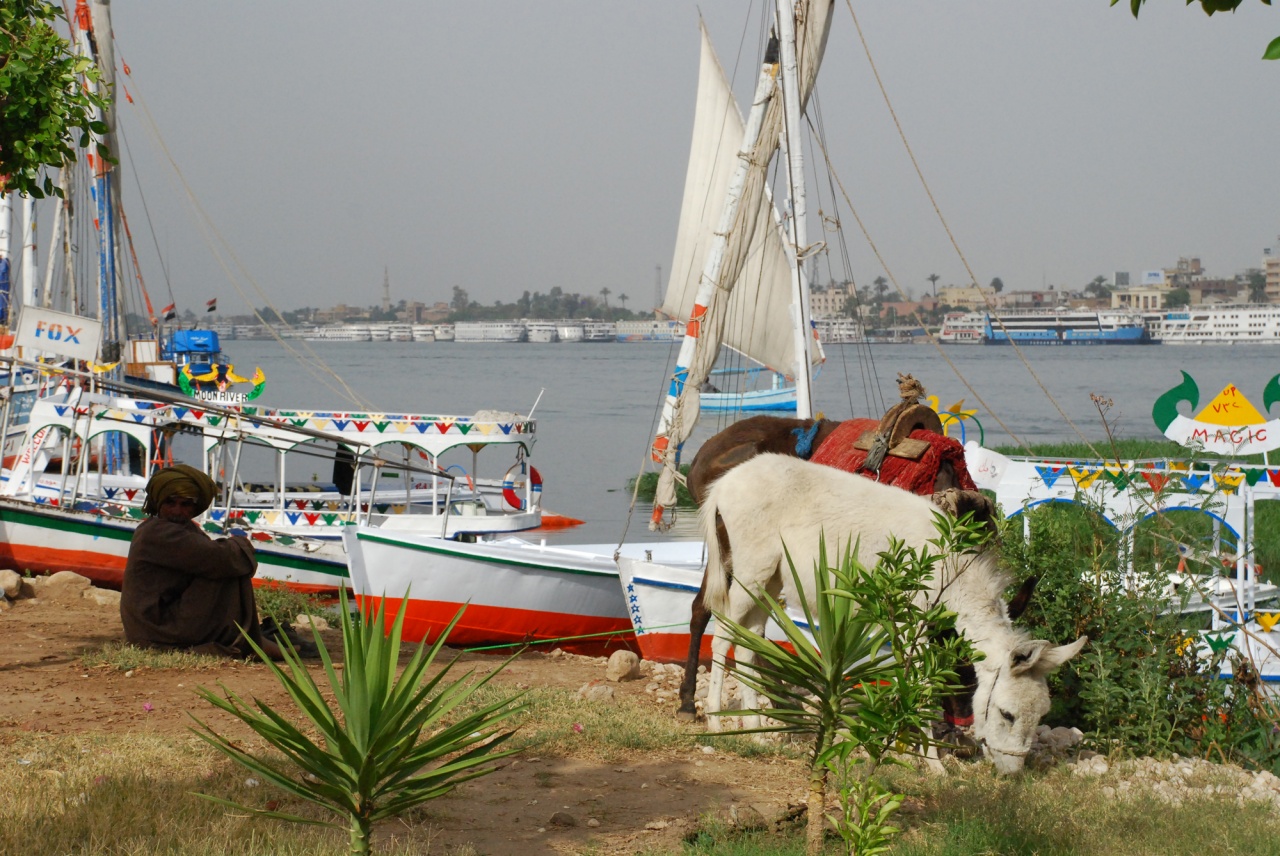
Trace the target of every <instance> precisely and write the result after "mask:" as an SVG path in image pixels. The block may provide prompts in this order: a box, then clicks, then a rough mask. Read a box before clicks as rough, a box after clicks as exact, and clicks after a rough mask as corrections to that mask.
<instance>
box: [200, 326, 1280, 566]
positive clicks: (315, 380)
mask: <svg viewBox="0 0 1280 856" xmlns="http://www.w3.org/2000/svg"><path fill="white" fill-rule="evenodd" d="M223 344H224V347H225V348H226V350H227V352H228V353H229V354H230V355H231V356H232V358H233V359H234V362H235V365H236V371H237V373H238V374H241V375H243V376H245V377H248V376H250V375H251V374H252V372H253V368H254V367H255V366H260V367H261V368H262V369H263V370H264V372H265V373H266V376H267V385H266V388H265V391H264V392H263V395H262V397H261V398H259V399H258V401H257V402H256V403H258V404H262V405H265V406H270V407H282V408H299V409H307V410H355V409H361V408H363V407H366V406H367V407H368V408H370V409H372V410H373V411H374V412H389V411H408V412H414V413H426V414H442V415H470V414H472V413H475V412H476V411H478V410H509V411H516V412H519V413H528V412H529V409H530V408H531V407H533V406H534V403H535V402H537V408H536V410H535V411H534V416H535V417H536V419H537V422H538V433H537V437H538V440H537V445H536V448H535V449H534V453H533V456H532V461H533V463H534V464H535V465H536V466H537V467H538V470H539V471H540V472H541V473H542V476H543V478H544V481H545V484H544V493H543V497H544V499H543V507H544V508H546V509H548V510H551V511H554V512H557V513H559V514H566V515H569V516H572V517H577V518H579V519H582V520H585V521H586V523H585V524H584V525H583V526H580V527H575V528H574V529H571V530H568V531H567V532H566V533H564V534H560V535H553V536H550V538H551V540H559V541H572V542H580V543H606V542H612V543H616V542H618V541H620V540H622V538H623V537H624V534H625V537H626V538H627V539H628V540H632V541H635V540H645V539H648V538H652V537H654V536H651V535H650V534H649V533H648V531H647V521H648V517H649V509H648V507H641V508H638V509H637V510H636V512H635V514H634V515H631V516H630V518H629V515H628V507H629V504H630V493H629V492H628V491H627V488H626V484H627V480H628V479H629V478H631V477H633V476H634V475H636V473H637V472H639V471H640V469H641V467H642V466H643V465H644V461H645V458H646V451H647V449H648V446H649V442H650V440H651V438H652V433H653V429H654V426H655V422H656V418H657V416H656V414H657V411H658V407H659V405H660V401H661V396H662V395H663V394H664V392H665V390H666V386H667V380H668V378H669V372H670V370H671V366H672V365H673V364H674V357H675V349H674V348H673V347H671V346H668V345H665V344H656V343H645V344H640V343H634V344H613V343H607V344H594V343H593V344H583V343H576V344H567V343H565V344H494V345H483V344H458V343H452V342H450V343H445V342H438V343H429V344H427V343H421V344H420V343H409V342H405V343H396V342H319V343H302V342H291V343H289V344H290V348H291V349H294V350H298V349H302V350H303V352H304V355H303V356H302V357H299V356H296V355H294V354H291V353H289V352H287V351H286V348H285V347H284V346H283V345H281V344H280V343H277V342H260V341H244V340H241V341H226V342H224V343H223ZM308 348H309V349H310V353H307V352H306V349H308ZM826 350H827V362H826V364H825V365H824V366H823V368H822V370H821V372H820V373H819V375H818V377H817V379H816V380H815V382H814V399H815V409H816V410H819V411H822V412H824V413H825V415H826V416H827V417H829V418H836V419H843V418H849V417H853V416H860V417H865V416H879V415H880V414H881V413H882V412H883V409H884V406H885V405H888V404H893V403H895V402H896V401H897V385H896V383H895V381H896V377H897V374H898V373H899V372H902V373H910V374H912V375H914V376H915V377H916V378H917V379H918V380H920V381H921V382H922V383H923V384H924V386H925V388H926V389H927V390H928V391H929V393H931V394H934V395H937V396H938V398H939V400H940V402H941V404H942V406H943V407H947V406H949V405H951V404H953V403H955V402H957V401H959V400H961V399H963V400H964V402H965V404H964V406H965V408H966V409H968V408H972V407H977V408H978V410H979V412H978V414H977V420H978V421H979V423H980V424H981V430H982V433H983V435H984V439H985V443H986V445H989V446H999V445H1008V444H1013V443H1014V442H1015V438H1016V439H1017V440H1020V441H1022V442H1026V443H1038V442H1046V441H1059V440H1077V439H1080V435H1083V436H1084V437H1086V438H1088V439H1090V440H1093V441H1097V440H1101V439H1103V438H1104V437H1105V436H1106V434H1107V431H1108V428H1107V427H1106V426H1104V422H1103V416H1102V415H1101V414H1100V413H1099V409H1098V406H1097V405H1095V403H1094V400H1093V398H1092V397H1093V396H1100V397H1102V398H1104V399H1109V400H1110V402H1111V404H1110V405H1109V406H1106V407H1105V408H1104V409H1105V414H1106V415H1105V419H1106V423H1107V424H1108V425H1109V426H1110V429H1109V430H1110V431H1111V432H1112V433H1113V434H1114V435H1116V436H1119V437H1126V438H1127V437H1153V438H1154V437H1158V436H1159V431H1158V429H1157V428H1156V427H1155V424H1154V423H1153V422H1152V419H1151V408H1152V405H1153V403H1154V402H1155V399H1156V397H1157V396H1159V395H1160V394H1162V393H1163V392H1165V391H1166V390H1168V389H1170V388H1172V387H1174V386H1176V385H1177V384H1178V383H1179V382H1180V381H1181V379H1182V375H1181V373H1180V371H1186V372H1187V373H1188V374H1190V375H1191V376H1192V378H1194V379H1195V381H1196V383H1197V385H1198V386H1199V389H1200V402H1199V406H1200V407H1203V406H1205V405H1206V404H1207V403H1208V402H1209V401H1210V400H1211V399H1212V398H1213V397H1214V396H1215V395H1217V393H1218V392H1219V391H1220V390H1221V389H1222V388H1223V387H1225V386H1226V385H1228V384H1235V385H1236V387H1237V388H1238V389H1239V390H1240V391H1241V392H1242V393H1243V394H1244V395H1245V397H1247V398H1248V399H1249V400H1250V401H1251V402H1252V403H1253V404H1254V406H1255V407H1257V408H1258V409H1259V410H1261V409H1262V391H1263V388H1264V386H1265V384H1266V382H1267V381H1268V380H1269V379H1270V378H1272V377H1273V376H1275V375H1276V374H1277V373H1280V345H1276V346H1268V345H1250V346H1234V347H1233V346H1196V347H1176V346H1128V347H1120V346H1098V347H1058V348H1025V349H1022V356H1019V354H1018V353H1017V352H1016V351H1015V350H1014V349H1012V348H999V347H980V346H952V347H948V348H946V349H945V351H944V352H943V354H942V355H940V354H939V352H938V351H937V350H936V349H935V348H933V347H932V346H929V345H881V346H874V347H873V348H872V349H871V350H870V351H868V349H867V348H866V347H865V346H853V345H843V346H842V345H832V346H827V349H826ZM1022 357H1025V359H1026V363H1024V362H1023V359H1022ZM948 361H949V362H950V363H951V365H948ZM325 366H327V370H326V368H325ZM335 377H336V378H341V380H342V381H343V382H345V384H346V386H347V387H348V388H349V389H350V390H352V391H354V393H355V395H357V396H358V397H359V399H362V400H363V403H361V401H360V400H358V399H355V398H353V397H352V396H351V395H350V394H348V393H347V392H346V391H345V390H344V389H343V388H342V387H341V386H340V385H339V383H338V381H337V380H336V379H335ZM961 378H964V380H965V381H967V382H968V384H969V385H970V386H971V387H972V390H973V391H970V389H968V388H966V386H965V384H964V382H962V380H961ZM975 393H976V396H977V397H980V398H981V400H982V402H983V403H984V404H979V403H978V401H977V400H975ZM1055 403H1056V404H1055ZM984 405H985V406H984ZM1059 408H1060V409H1061V413H1060V412H1059ZM1062 414H1065V416H1066V419H1065V420H1064V418H1063V415H1062ZM1188 415H1190V414H1189V413H1188ZM1067 420H1070V423H1074V426H1075V427H1074V428H1073V427H1072V425H1071V424H1069V423H1068V421H1067ZM727 421H728V418H727V417H724V416H722V415H720V414H707V415H706V416H705V417H704V418H703V420H702V421H701V423H700V424H699V428H698V431H697V433H695V435H694V439H693V440H692V441H691V443H690V444H689V446H688V448H689V449H690V450H691V451H693V450H696V448H697V445H698V444H699V443H700V442H701V440H702V439H704V438H705V437H707V436H710V434H712V433H714V432H715V431H716V430H719V428H721V427H723V426H724V425H725V424H727ZM970 424H971V425H972V423H970ZM1001 424H1003V425H1004V426H1005V428H1007V429H1008V432H1012V435H1013V436H1010V433H1007V432H1006V431H1005V430H1004V429H1003V428H1002V427H1001ZM976 430H977V428H976V426H974V427H971V428H970V429H969V431H970V434H969V437H970V438H971V439H974V438H975V437H976V434H975V433H973V432H975V431H976ZM953 433H954V432H953ZM690 458H691V454H687V455H686V458H685V459H686V460H689V459H690ZM504 460H505V458H504ZM486 475H494V474H490V473H486ZM693 522H694V520H693V515H692V514H683V515H681V518H680V520H679V522H678V527H677V534H691V532H692V525H693ZM668 537H669V536H668Z"/></svg>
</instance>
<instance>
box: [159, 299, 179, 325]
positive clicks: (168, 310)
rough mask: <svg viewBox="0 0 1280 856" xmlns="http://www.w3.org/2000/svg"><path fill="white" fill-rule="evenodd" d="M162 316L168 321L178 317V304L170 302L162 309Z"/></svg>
mask: <svg viewBox="0 0 1280 856" xmlns="http://www.w3.org/2000/svg"><path fill="white" fill-rule="evenodd" d="M160 316H161V317H162V318H164V320H166V321H172V320H173V319H174V318H177V317H178V306H177V304H176V303H170V304H169V305H168V306H166V307H165V308H164V309H161V310H160Z"/></svg>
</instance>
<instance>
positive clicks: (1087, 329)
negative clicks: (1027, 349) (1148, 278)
mask: <svg viewBox="0 0 1280 856" xmlns="http://www.w3.org/2000/svg"><path fill="white" fill-rule="evenodd" d="M985 316H986V318H985V321H984V324H983V335H984V336H985V337H986V338H985V342H986V344H988V345H1008V344H1010V343H1011V342H1012V343H1013V344H1015V345H1146V344H1150V343H1151V338H1150V337H1149V336H1148V335H1147V328H1146V326H1145V325H1144V324H1143V321H1142V316H1141V315H1138V314H1137V313H1134V312H1129V311H1128V310H1123V309H1103V310H1100V311H1097V310H1092V309H1067V308H1066V307H1065V306H1059V307H1058V308H1057V309H1049V310H1044V309H1036V310H1024V311H1018V310H1011V311H1006V312H1001V313H1000V314H999V315H996V314H995V313H990V312H988V313H985Z"/></svg>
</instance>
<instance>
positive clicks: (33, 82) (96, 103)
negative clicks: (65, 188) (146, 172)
mask: <svg viewBox="0 0 1280 856" xmlns="http://www.w3.org/2000/svg"><path fill="white" fill-rule="evenodd" d="M60 18H61V19H64V20H65V16H64V14H63V12H62V9H61V8H60V7H58V6H54V5H52V4H50V3H46V2H43V0H4V2H3V3H0V176H7V179H6V184H7V189H8V190H11V191H16V192H18V193H22V194H28V195H30V196H34V197H37V198H39V197H43V196H45V195H47V194H49V193H60V190H59V188H57V187H56V186H54V184H53V178H52V177H51V176H49V175H47V174H46V175H45V176H44V177H43V179H42V178H41V176H40V172H41V170H42V169H44V168H46V167H54V168H56V167H60V166H62V165H63V163H65V162H67V161H69V160H71V159H72V158H73V157H74V156H75V149H74V146H76V145H78V146H80V147H87V146H88V145H89V135H90V133H91V132H92V133H99V134H100V133H105V132H106V130H107V128H106V125H104V124H103V123H102V122H100V121H96V120H95V119H94V118H93V116H94V111H95V109H98V108H105V107H106V103H107V102H106V100H105V99H104V98H102V97H101V96H99V95H96V94H93V93H91V92H88V91H86V89H85V87H84V86H83V83H82V81H83V80H84V79H86V78H87V79H88V80H90V81H97V80H99V79H100V78H99V75H98V70H97V69H96V68H94V66H93V63H92V62H90V61H89V60H88V59H87V58H84V57H77V56H75V55H73V54H72V53H71V47H70V45H69V44H68V43H67V41H66V39H64V38H62V37H61V36H60V35H58V33H57V31H56V30H55V29H54V21H56V20H58V19H60ZM98 154H100V155H103V156H106V155H107V151H106V149H105V148H102V147H99V151H98Z"/></svg>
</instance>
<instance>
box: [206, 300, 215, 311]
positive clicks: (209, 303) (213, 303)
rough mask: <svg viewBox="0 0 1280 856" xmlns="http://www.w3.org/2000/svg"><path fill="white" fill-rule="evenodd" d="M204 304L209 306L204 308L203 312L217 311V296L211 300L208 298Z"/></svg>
mask: <svg viewBox="0 0 1280 856" xmlns="http://www.w3.org/2000/svg"><path fill="white" fill-rule="evenodd" d="M205 305H206V306H208V307H209V308H208V309H206V310H205V312H217V311H218V298H216V297H215V298H214V299H213V300H210V301H209V302H208V303H206V304H205Z"/></svg>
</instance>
